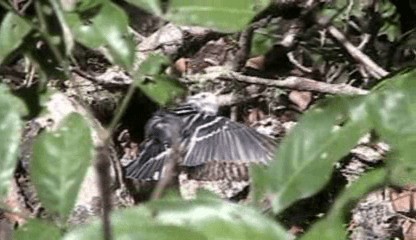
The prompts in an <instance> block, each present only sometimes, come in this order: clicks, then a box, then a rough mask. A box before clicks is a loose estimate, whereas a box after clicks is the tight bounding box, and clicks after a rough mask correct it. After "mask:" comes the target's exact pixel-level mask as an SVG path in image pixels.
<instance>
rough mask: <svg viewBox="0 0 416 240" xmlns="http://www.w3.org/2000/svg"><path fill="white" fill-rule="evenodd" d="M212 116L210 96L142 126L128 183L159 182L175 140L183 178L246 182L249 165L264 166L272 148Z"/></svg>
mask: <svg viewBox="0 0 416 240" xmlns="http://www.w3.org/2000/svg"><path fill="white" fill-rule="evenodd" d="M217 112H218V105H217V103H216V97H215V95H213V94H210V93H202V94H198V95H195V96H192V97H189V98H188V99H187V102H186V103H185V104H183V105H180V106H178V107H177V108H175V109H172V110H164V111H158V112H157V113H155V114H154V116H153V117H152V118H151V119H150V120H149V121H148V122H147V124H146V127H145V135H146V139H145V141H144V142H143V143H142V144H141V146H140V154H139V156H138V157H137V159H136V160H134V161H133V162H131V163H130V164H129V165H128V166H127V167H126V173H127V177H129V178H134V179H144V180H158V179H159V178H160V177H161V175H163V174H162V173H163V165H164V163H165V162H166V159H167V158H168V157H170V154H171V153H172V150H171V146H172V144H173V141H175V140H177V141H178V143H179V146H180V149H181V150H182V158H181V162H180V163H179V166H180V167H181V169H185V171H186V173H187V175H188V178H190V179H194V180H201V181H216V180H220V179H221V180H227V181H238V180H241V181H248V169H247V166H248V164H250V163H261V164H266V163H267V162H268V161H269V160H270V159H271V157H272V153H273V151H274V149H275V142H274V141H273V139H271V138H269V137H267V136H264V135H262V134H260V133H259V132H257V131H256V130H254V129H253V128H249V127H247V126H245V125H243V124H241V123H238V122H234V121H232V120H230V119H228V118H226V117H222V116H217V115H216V114H217Z"/></svg>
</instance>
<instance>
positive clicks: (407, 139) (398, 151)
mask: <svg viewBox="0 0 416 240" xmlns="http://www.w3.org/2000/svg"><path fill="white" fill-rule="evenodd" d="M415 79H416V69H413V70H411V71H406V72H400V73H398V74H396V75H394V76H391V77H390V78H389V79H386V80H385V81H384V82H383V84H381V85H380V86H381V87H377V90H376V91H374V92H373V94H372V96H371V97H370V99H369V103H370V104H369V105H368V106H369V107H368V108H369V112H370V115H371V120H372V121H373V124H374V126H375V130H376V131H377V133H379V134H380V135H381V137H382V138H384V139H385V140H386V141H387V142H389V143H390V145H391V146H392V148H393V151H394V154H393V155H392V156H391V158H392V159H391V160H389V161H387V166H388V167H389V168H390V170H391V172H392V174H391V181H393V183H394V184H398V185H406V184H410V183H414V182H415V181H416V177H415V174H416V165H415V164H414V156H415V154H416V149H415V147H414V146H415V145H416V121H415V119H416V95H415V92H416V81H415Z"/></svg>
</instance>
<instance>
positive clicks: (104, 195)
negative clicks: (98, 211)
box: [96, 146, 113, 240]
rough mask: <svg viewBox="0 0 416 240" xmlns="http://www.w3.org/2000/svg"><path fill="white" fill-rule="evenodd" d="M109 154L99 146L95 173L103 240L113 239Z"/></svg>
mask: <svg viewBox="0 0 416 240" xmlns="http://www.w3.org/2000/svg"><path fill="white" fill-rule="evenodd" d="M109 156H110V153H109V151H108V149H107V147H106V146H99V147H98V148H97V161H96V171H97V175H98V184H99V185H100V186H99V187H100V193H101V204H102V209H103V212H102V221H103V232H104V240H111V239H113V234H112V231H111V222H110V212H111V208H112V207H111V190H110V187H109V186H110V185H111V182H110V179H111V176H110V160H109V159H108V158H109Z"/></svg>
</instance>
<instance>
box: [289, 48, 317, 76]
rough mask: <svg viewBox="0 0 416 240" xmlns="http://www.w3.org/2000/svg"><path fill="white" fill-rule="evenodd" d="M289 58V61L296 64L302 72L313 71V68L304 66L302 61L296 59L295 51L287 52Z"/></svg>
mask: <svg viewBox="0 0 416 240" xmlns="http://www.w3.org/2000/svg"><path fill="white" fill-rule="evenodd" d="M287 58H288V59H289V61H290V62H291V63H292V64H293V65H295V66H296V67H297V68H298V69H299V70H301V71H302V72H304V73H312V69H310V68H308V67H305V66H303V65H302V64H301V63H300V62H298V60H296V58H295V56H294V55H293V52H288V53H287Z"/></svg>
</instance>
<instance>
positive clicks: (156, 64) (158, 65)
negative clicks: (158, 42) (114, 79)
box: [134, 54, 185, 106]
mask: <svg viewBox="0 0 416 240" xmlns="http://www.w3.org/2000/svg"><path fill="white" fill-rule="evenodd" d="M167 63H169V61H168V59H167V58H166V57H164V56H162V55H157V54H156V55H150V56H149V57H148V58H147V59H146V60H145V61H144V62H143V63H142V64H141V65H140V68H139V72H138V74H136V76H135V78H136V79H135V81H134V83H135V84H136V86H137V87H139V88H140V90H141V91H143V93H145V94H146V95H147V96H148V97H149V98H150V99H152V100H153V101H155V102H157V103H158V104H160V105H162V106H164V105H166V104H167V103H169V102H170V101H171V100H172V99H173V98H174V97H176V96H179V95H182V94H184V93H185V90H184V88H183V87H182V86H181V85H180V83H179V82H178V81H177V80H175V79H173V78H171V77H169V76H167V75H165V74H163V73H161V72H162V71H161V70H162V66H163V65H165V64H167Z"/></svg>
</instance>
